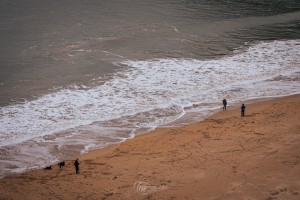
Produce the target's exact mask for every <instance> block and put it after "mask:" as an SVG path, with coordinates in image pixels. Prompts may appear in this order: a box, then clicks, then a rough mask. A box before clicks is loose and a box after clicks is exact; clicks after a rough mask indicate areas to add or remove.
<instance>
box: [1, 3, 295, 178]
mask: <svg viewBox="0 0 300 200" xmlns="http://www.w3.org/2000/svg"><path fill="white" fill-rule="evenodd" d="M299 16H300V2H299V1H296V0H295V1H293V0H290V1H288V0H276V1H274V0H273V1H270V0H260V1H258V0H247V1H239V0H226V1H224V0H210V1H208V0H207V1H206V0H194V1H186V0H179V1H176V2H175V1H171V0H153V1H143V0H142V1H134V0H123V1H120V0H112V1H100V0H89V1H79V0H78V1H74V0H72V1H71V0H60V1H55V0H54V1H51V2H49V1H45V0H29V1H21V0H16V1H8V0H7V1H6V0H3V1H1V2H0V29H1V31H0V41H1V47H0V58H1V59H0V106H1V107H0V125H1V126H0V169H1V171H0V175H1V177H3V176H5V175H7V174H10V173H14V172H22V171H25V170H30V169H35V168H39V167H44V166H46V165H50V164H53V163H56V162H58V161H61V160H64V159H73V158H75V157H76V156H78V155H79V154H81V153H84V152H88V151H90V150H92V149H95V148H102V147H105V146H107V145H110V144H113V143H117V142H123V141H125V140H126V139H129V138H133V137H134V136H136V135H137V134H143V133H145V132H148V131H150V130H154V129H155V128H156V127H164V126H178V125H181V124H187V123H191V122H194V121H198V120H203V119H205V118H206V117H208V116H210V115H211V114H213V113H215V112H217V111H219V110H220V109H221V106H222V99H223V98H226V99H227V101H228V103H229V106H234V105H239V104H240V103H241V102H244V101H247V100H249V99H261V98H267V97H278V96H286V95H291V94H295V93H299V92H300V59H299V57H300V18H299Z"/></svg>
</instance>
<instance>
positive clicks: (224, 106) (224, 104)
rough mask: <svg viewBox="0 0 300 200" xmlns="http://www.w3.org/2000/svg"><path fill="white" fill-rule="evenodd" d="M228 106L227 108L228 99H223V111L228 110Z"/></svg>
mask: <svg viewBox="0 0 300 200" xmlns="http://www.w3.org/2000/svg"><path fill="white" fill-rule="evenodd" d="M226 106H227V101H226V99H223V110H226Z"/></svg>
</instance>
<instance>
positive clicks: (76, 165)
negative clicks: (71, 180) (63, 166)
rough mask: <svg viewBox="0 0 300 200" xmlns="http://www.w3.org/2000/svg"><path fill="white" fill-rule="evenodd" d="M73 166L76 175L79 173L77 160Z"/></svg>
mask: <svg viewBox="0 0 300 200" xmlns="http://www.w3.org/2000/svg"><path fill="white" fill-rule="evenodd" d="M74 166H75V170H76V174H78V173H79V161H78V158H77V159H76V160H75V162H74Z"/></svg>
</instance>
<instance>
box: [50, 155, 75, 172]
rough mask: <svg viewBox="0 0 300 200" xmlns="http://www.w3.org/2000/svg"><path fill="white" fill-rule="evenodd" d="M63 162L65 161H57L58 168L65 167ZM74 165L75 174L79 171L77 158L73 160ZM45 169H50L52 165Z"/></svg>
mask: <svg viewBox="0 0 300 200" xmlns="http://www.w3.org/2000/svg"><path fill="white" fill-rule="evenodd" d="M65 164H66V163H65V161H62V162H59V163H58V166H59V169H60V170H63V169H64V167H65ZM74 167H75V172H76V174H78V173H79V161H78V158H77V159H76V160H75V161H74ZM45 169H52V166H48V167H46V168H45Z"/></svg>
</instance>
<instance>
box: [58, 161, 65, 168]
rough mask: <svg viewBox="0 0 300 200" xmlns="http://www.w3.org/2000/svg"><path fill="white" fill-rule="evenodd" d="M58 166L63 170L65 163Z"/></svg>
mask: <svg viewBox="0 0 300 200" xmlns="http://www.w3.org/2000/svg"><path fill="white" fill-rule="evenodd" d="M58 165H59V168H60V170H63V169H64V166H65V162H64V161H62V162H60V163H58Z"/></svg>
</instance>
